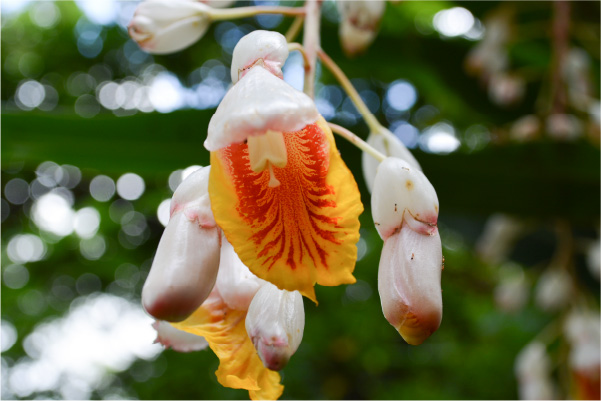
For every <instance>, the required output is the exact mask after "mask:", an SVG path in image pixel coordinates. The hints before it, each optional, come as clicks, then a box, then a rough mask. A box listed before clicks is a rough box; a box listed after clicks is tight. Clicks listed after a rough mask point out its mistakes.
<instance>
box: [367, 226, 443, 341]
mask: <svg viewBox="0 0 601 401" xmlns="http://www.w3.org/2000/svg"><path fill="white" fill-rule="evenodd" d="M442 268H443V266H442V247H441V243H440V236H439V234H438V230H436V232H435V233H434V234H433V235H423V234H419V233H417V232H415V231H413V229H412V228H411V227H410V226H409V225H407V224H403V226H402V227H401V229H400V231H398V232H396V233H395V234H393V235H392V236H390V237H389V238H387V239H386V240H385V241H384V248H383V249H382V256H381V257H380V267H379V270H378V291H379V293H380V300H381V302H382V311H383V312H384V316H385V317H386V320H388V322H389V323H390V324H391V325H392V326H393V327H394V328H396V329H397V331H398V332H399V334H400V335H401V336H402V337H403V339H404V340H405V341H407V343H409V344H412V345H419V344H421V343H422V342H424V341H425V340H426V339H427V338H428V337H430V335H431V334H432V333H434V332H435V331H436V330H437V329H438V327H439V326H440V322H441V319H442V292H441V288H440V277H441V271H442Z"/></svg>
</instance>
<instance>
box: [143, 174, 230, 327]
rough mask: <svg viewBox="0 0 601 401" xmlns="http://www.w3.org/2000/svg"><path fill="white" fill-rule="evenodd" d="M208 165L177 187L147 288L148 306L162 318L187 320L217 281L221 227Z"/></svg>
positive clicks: (146, 299) (154, 313)
mask: <svg viewBox="0 0 601 401" xmlns="http://www.w3.org/2000/svg"><path fill="white" fill-rule="evenodd" d="M209 168H210V167H205V168H203V169H200V170H198V171H196V172H194V173H193V174H192V175H190V177H188V178H187V179H186V180H185V181H184V182H182V184H181V185H180V186H179V187H178V188H177V190H176V191H175V194H174V195H173V199H172V204H173V205H174V206H173V208H172V215H171V219H170V220H169V223H168V224H167V227H166V228H165V231H164V232H163V236H162V237H161V240H160V242H159V246H158V249H157V253H156V255H155V257H154V261H153V262H152V267H151V268H150V273H149V274H148V278H147V279H146V283H144V288H143V289H142V304H143V305H144V308H145V309H146V311H147V312H148V313H149V314H150V315H152V316H154V317H155V318H157V319H159V320H167V321H170V322H178V321H181V320H184V319H185V318H187V317H188V316H189V315H190V314H192V312H194V311H195V310H196V309H197V308H198V307H199V306H200V304H202V302H203V301H204V300H205V299H206V298H207V296H208V295H209V293H210V292H211V290H212V288H213V285H214V284H215V279H216V277H217V271H218V268H219V256H220V246H221V238H220V235H221V233H220V230H219V227H217V226H216V225H215V221H214V220H213V219H212V213H211V209H210V201H209V200H208V176H209ZM194 193H195V194H196V196H190V194H194ZM209 216H210V218H209Z"/></svg>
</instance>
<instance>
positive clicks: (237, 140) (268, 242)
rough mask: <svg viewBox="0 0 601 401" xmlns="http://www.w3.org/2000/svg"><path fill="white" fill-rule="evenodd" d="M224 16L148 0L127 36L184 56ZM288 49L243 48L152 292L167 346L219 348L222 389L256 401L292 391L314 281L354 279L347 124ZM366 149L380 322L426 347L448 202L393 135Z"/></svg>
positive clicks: (276, 43) (354, 199)
mask: <svg viewBox="0 0 601 401" xmlns="http://www.w3.org/2000/svg"><path fill="white" fill-rule="evenodd" d="M365 3H367V2H365ZM382 4H383V3H382ZM369 7H372V6H369ZM264 11H265V10H264ZM381 11H383V9H382V10H381ZM381 11H380V12H379V14H380V15H381ZM219 15H221V16H222V15H223V14H216V13H215V11H214V9H212V8H211V7H209V6H208V5H205V4H201V3H198V2H192V1H191V0H177V1H171V0H169V2H166V1H164V0H147V1H146V2H143V3H141V5H140V6H139V8H138V11H137V13H136V15H135V17H134V20H133V21H132V24H131V26H130V34H131V36H132V37H133V38H134V39H135V40H136V41H138V43H140V45H141V46H142V47H143V48H145V49H148V50H150V51H153V52H156V53H161V52H170V51H176V50H179V49H181V48H184V47H186V46H188V45H190V44H191V43H192V42H193V41H195V40H197V39H198V38H199V37H200V36H202V34H203V33H204V31H205V30H206V29H207V26H208V24H209V23H210V21H211V19H214V18H217V16H219ZM219 18H220V17H219ZM374 26H375V25H374ZM370 27H372V28H373V26H371V25H370ZM364 28H365V27H364V26H362V27H361V29H364ZM372 28H369V29H372ZM374 29H375V28H374ZM290 48H291V47H290V46H289V43H288V42H287V40H286V38H285V37H284V36H283V35H281V34H279V33H276V32H267V31H254V32H252V33H250V34H248V35H247V36H245V37H243V38H242V39H241V40H240V41H239V43H238V44H237V46H236V47H235V49H234V52H233V56H232V65H231V78H232V84H233V85H232V87H231V88H230V89H229V91H228V92H227V93H226V95H225V97H224V98H223V100H222V101H221V103H220V105H219V107H218V108H217V110H216V111H215V114H214V115H213V117H212V118H211V121H210V123H209V126H208V130H207V137H206V140H205V142H204V146H205V148H206V149H207V150H209V151H210V152H211V165H210V166H207V167H204V168H202V169H200V170H198V171H196V172H195V173H193V174H192V175H190V176H189V177H188V178H187V179H186V180H184V181H183V182H182V183H181V184H180V186H179V187H178V188H177V190H176V191H175V193H174V195H173V198H172V201H171V211H170V216H171V218H170V220H169V223H168V225H167V227H166V229H165V231H164V233H163V236H162V238H161V241H160V243H159V246H158V249H157V253H156V256H155V258H154V262H153V264H152V267H151V270H150V273H149V275H148V278H147V281H146V283H145V285H144V289H143V293H142V302H143V305H144V307H145V309H146V311H147V312H148V313H149V314H151V315H152V316H153V317H155V318H156V319H157V322H156V323H155V328H156V329H157V332H158V338H157V341H159V342H160V343H162V344H163V345H165V346H166V347H171V348H173V349H174V350H176V351H182V352H188V351H197V350H200V349H204V348H205V347H207V346H208V347H210V348H211V349H212V350H213V351H214V352H215V354H216V355H217V356H218V357H219V359H220V365H219V369H218V370H217V372H216V375H217V378H218V380H219V382H220V383H221V384H222V385H224V386H228V387H233V388H241V389H246V390H248V391H249V395H250V397H251V398H252V399H264V398H266V399H276V398H278V397H279V396H280V395H281V394H282V391H283V386H282V385H281V384H280V376H279V374H278V373H277V371H278V370H281V369H282V368H283V367H284V366H285V365H286V364H287V362H288V361H289V359H290V357H291V356H292V355H293V354H294V353H295V351H296V350H297V348H298V347H299V345H300V343H301V340H302V336H303V330H304V324H305V315H304V307H303V299H302V297H303V296H305V297H307V298H308V299H310V300H312V301H314V302H315V303H317V298H316V295H315V290H314V286H315V284H319V285H323V286H337V285H341V284H352V283H354V282H355V281H356V280H355V278H354V276H353V270H354V267H355V262H356V259H357V247H356V243H357V241H358V240H359V215H360V214H361V213H362V212H363V205H362V203H361V194H360V192H359V189H358V186H357V184H356V182H355V179H354V177H353V175H352V173H351V172H350V170H349V169H348V168H347V166H346V165H345V163H344V161H343V160H342V157H341V155H340V152H339V151H338V149H337V147H336V142H335V140H334V136H333V131H335V132H338V131H337V128H336V127H337V126H334V125H330V124H328V123H327V122H326V121H325V120H324V118H323V117H322V116H320V115H319V113H318V111H317V108H316V106H315V103H314V102H313V100H312V99H311V97H309V96H308V95H307V94H305V93H303V92H300V91H298V90H296V89H294V88H293V87H291V86H290V85H289V84H287V83H286V82H285V81H284V80H283V79H282V78H283V76H282V66H283V64H284V63H285V61H286V59H287V57H288V53H289V49H290ZM297 49H298V48H297ZM305 57H306V55H305ZM371 118H372V119H374V117H373V116H371ZM386 132H387V133H388V134H389V135H388V136H386ZM351 135H352V133H351ZM374 135H382V136H383V139H380V138H376V139H373V138H374ZM391 137H392V138H391ZM356 139H357V141H360V140H359V139H358V138H356ZM360 142H361V143H362V144H363V145H362V146H365V149H368V150H369V151H370V152H371V154H372V155H376V156H378V157H379V159H380V160H376V161H375V162H374V161H365V160H364V164H365V166H367V167H366V169H365V171H366V175H368V176H369V177H370V178H369V179H368V180H369V182H370V184H369V186H370V190H372V212H373V218H374V222H375V225H376V228H377V230H378V232H379V233H380V236H381V237H382V239H383V240H384V249H383V252H382V258H381V261H380V267H379V277H378V281H379V285H378V288H379V292H380V297H381V301H382V309H383V312H384V316H385V317H386V319H387V320H388V321H389V322H390V323H391V324H392V325H393V326H394V327H395V328H396V329H397V330H398V331H399V333H400V334H401V336H402V337H403V338H404V339H405V340H406V341H407V342H408V343H410V344H420V343H422V342H423V341H424V340H425V339H426V338H428V337H429V336H430V335H431V334H432V333H433V332H434V331H435V330H436V329H437V328H438V327H439V325H440V322H441V318H442V295H441V287H440V279H441V270H442V267H443V263H442V248H441V242H440V236H439V234H438V229H437V219H438V198H437V196H436V192H435V191H434V188H433V187H432V185H431V184H430V182H429V181H428V180H427V178H426V177H425V175H424V174H423V173H422V172H421V169H420V167H419V164H418V163H417V161H416V160H415V159H414V158H413V156H412V155H411V153H410V152H409V151H408V150H407V149H406V148H405V147H404V146H403V145H402V143H401V142H400V141H398V139H396V138H394V137H393V136H392V134H390V132H389V131H387V130H386V129H384V128H381V129H377V130H376V131H375V132H374V133H373V134H372V136H370V142H372V143H374V144H375V146H374V147H375V148H374V147H371V146H370V145H369V144H368V143H364V142H362V141H360ZM378 148H385V149H386V150H387V151H386V154H385V155H382V154H381V153H379V152H378V150H377V149H378ZM389 149H391V151H390V152H389V151H388V150H389ZM386 156H393V157H386ZM380 161H381V163H380Z"/></svg>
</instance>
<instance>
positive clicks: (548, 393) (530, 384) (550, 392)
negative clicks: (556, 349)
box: [515, 342, 555, 400]
mask: <svg viewBox="0 0 601 401" xmlns="http://www.w3.org/2000/svg"><path fill="white" fill-rule="evenodd" d="M550 369H551V361H550V360H549V356H548V355H547V351H546V348H545V346H544V344H541V343H539V342H533V343H530V344H528V345H527V346H526V347H524V348H523V349H522V350H521V351H520V353H519V354H518V356H517V358H516V360H515V375H516V377H517V379H518V383H519V394H520V399H522V400H549V399H554V398H555V389H554V387H553V383H552V382H551V380H550V377H549V374H550Z"/></svg>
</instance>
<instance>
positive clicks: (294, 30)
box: [285, 15, 305, 42]
mask: <svg viewBox="0 0 601 401" xmlns="http://www.w3.org/2000/svg"><path fill="white" fill-rule="evenodd" d="M304 22H305V16H304V15H298V16H297V17H296V18H295V19H294V21H292V24H290V28H288V31H287V32H286V35H285V36H286V42H292V41H294V39H296V37H297V36H298V33H299V32H300V30H301V28H302V27H303V23H304Z"/></svg>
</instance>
